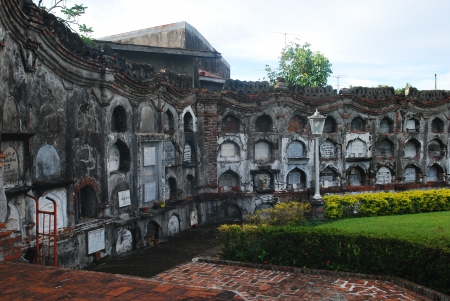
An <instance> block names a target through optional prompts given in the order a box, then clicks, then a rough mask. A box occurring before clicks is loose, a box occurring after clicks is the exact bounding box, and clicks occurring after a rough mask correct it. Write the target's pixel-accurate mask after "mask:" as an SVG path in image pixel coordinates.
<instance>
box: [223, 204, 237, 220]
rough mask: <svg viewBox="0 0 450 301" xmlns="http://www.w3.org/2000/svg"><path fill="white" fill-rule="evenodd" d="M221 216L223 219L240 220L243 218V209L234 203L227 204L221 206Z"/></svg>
mask: <svg viewBox="0 0 450 301" xmlns="http://www.w3.org/2000/svg"><path fill="white" fill-rule="evenodd" d="M220 218H221V220H223V221H240V220H242V214H241V209H239V207H238V206H237V205H234V204H225V205H224V206H222V207H221V208H220Z"/></svg>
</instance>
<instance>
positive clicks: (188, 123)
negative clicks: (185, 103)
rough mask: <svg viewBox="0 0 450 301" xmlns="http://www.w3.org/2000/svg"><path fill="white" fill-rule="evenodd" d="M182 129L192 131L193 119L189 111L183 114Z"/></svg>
mask: <svg viewBox="0 0 450 301" xmlns="http://www.w3.org/2000/svg"><path fill="white" fill-rule="evenodd" d="M184 131H185V132H188V133H192V132H193V131H194V119H193V118H192V115H191V113H190V112H187V113H186V114H184Z"/></svg>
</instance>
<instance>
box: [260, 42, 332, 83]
mask: <svg viewBox="0 0 450 301" xmlns="http://www.w3.org/2000/svg"><path fill="white" fill-rule="evenodd" d="M310 46H311V44H309V43H305V44H304V45H303V46H302V45H300V44H298V43H294V42H291V43H290V44H289V45H287V46H286V47H284V48H283V50H282V51H281V56H280V57H279V62H278V68H277V69H276V70H272V68H271V67H270V66H269V65H266V71H267V77H268V78H269V80H270V83H271V84H274V83H275V80H276V78H277V77H282V78H284V79H285V80H286V82H287V83H288V84H298V85H301V86H310V87H324V86H326V84H327V79H328V77H329V76H330V74H332V73H333V71H331V64H330V61H329V60H328V59H327V58H326V57H325V56H324V55H323V54H322V53H320V52H318V51H317V52H312V51H311V49H309V47H310Z"/></svg>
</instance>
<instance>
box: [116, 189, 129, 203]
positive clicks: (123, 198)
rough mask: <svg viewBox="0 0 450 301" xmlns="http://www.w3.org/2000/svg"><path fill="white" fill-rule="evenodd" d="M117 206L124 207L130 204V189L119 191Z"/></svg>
mask: <svg viewBox="0 0 450 301" xmlns="http://www.w3.org/2000/svg"><path fill="white" fill-rule="evenodd" d="M118 195H119V207H125V206H129V205H131V197H130V191H129V190H125V191H119V193H118Z"/></svg>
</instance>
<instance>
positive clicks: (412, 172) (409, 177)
mask: <svg viewBox="0 0 450 301" xmlns="http://www.w3.org/2000/svg"><path fill="white" fill-rule="evenodd" d="M404 177H405V182H410V183H416V182H417V179H418V177H419V171H418V169H417V168H416V167H414V166H411V165H410V166H406V168H405V173H404Z"/></svg>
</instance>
